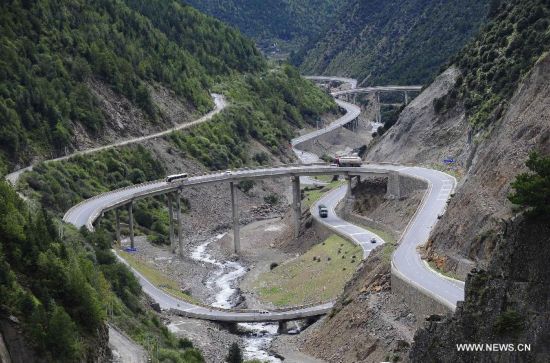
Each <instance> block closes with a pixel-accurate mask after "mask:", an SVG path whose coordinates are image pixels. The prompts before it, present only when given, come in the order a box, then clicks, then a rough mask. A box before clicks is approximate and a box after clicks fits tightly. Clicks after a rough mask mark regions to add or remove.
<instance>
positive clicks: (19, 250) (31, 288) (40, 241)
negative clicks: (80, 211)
mask: <svg viewBox="0 0 550 363" xmlns="http://www.w3.org/2000/svg"><path fill="white" fill-rule="evenodd" d="M64 229H65V233H64V237H61V236H60V235H61V231H62V229H61V227H60V226H59V225H58V224H57V223H56V222H55V220H54V219H52V218H51V217H50V215H49V214H48V212H46V211H45V210H38V211H33V210H30V209H29V208H28V207H27V204H26V203H25V202H24V201H23V200H22V199H21V198H19V197H18V196H17V195H16V193H15V191H14V190H13V189H12V188H11V187H10V186H8V185H7V183H6V182H4V181H0V242H1V243H0V320H4V319H6V317H7V316H12V318H11V320H12V321H14V322H16V324H17V325H16V329H17V330H20V329H21V330H22V331H23V333H24V334H23V337H24V338H23V337H21V338H14V336H13V335H14V334H13V333H11V334H7V335H4V337H3V338H4V340H6V341H7V344H8V346H9V347H10V348H11V349H10V353H11V354H12V358H13V359H18V360H17V361H25V359H27V360H26V361H29V362H31V361H33V362H37V361H40V362H76V361H89V362H91V361H100V362H104V361H107V360H108V359H109V357H110V352H109V350H108V347H107V341H108V332H107V327H106V325H105V321H106V319H107V317H108V314H109V319H110V320H111V321H116V322H117V324H118V325H120V326H124V327H126V329H127V331H129V332H131V335H132V336H133V338H134V339H136V340H137V341H138V342H140V343H141V344H145V343H147V342H148V341H151V340H155V341H158V348H157V349H158V352H159V353H158V355H157V358H158V360H157V361H170V362H187V363H194V362H202V361H203V359H202V357H201V354H200V352H198V351H196V350H195V349H193V348H192V347H193V346H192V344H191V343H190V342H189V341H186V340H178V339H176V338H175V337H174V336H173V335H172V334H170V333H169V332H168V330H167V329H166V327H163V326H162V325H161V324H160V322H159V320H158V318H157V317H156V316H155V315H153V314H152V313H151V312H149V311H148V310H147V308H145V307H144V305H143V304H142V302H141V294H142V293H141V287H140V285H139V283H138V282H137V280H136V279H135V277H134V275H133V274H132V273H131V272H130V271H129V270H128V269H127V268H126V267H125V266H124V265H122V264H120V263H117V260H116V258H115V256H114V255H113V253H112V252H111V251H110V248H111V240H112V238H111V236H109V235H107V234H105V233H103V232H97V233H94V234H89V233H86V232H82V233H79V232H77V231H74V230H72V229H69V228H66V227H65V228H64ZM4 329H6V325H5V324H3V325H2V330H4ZM3 333H4V334H5V331H4V332H3ZM0 339H2V334H0ZM18 339H23V340H24V341H26V342H27V344H26V345H22V344H21V341H20V340H18ZM14 354H15V355H14Z"/></svg>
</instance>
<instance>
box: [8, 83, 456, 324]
mask: <svg viewBox="0 0 550 363" xmlns="http://www.w3.org/2000/svg"><path fill="white" fill-rule="evenodd" d="M334 80H337V81H341V79H339V78H337V79H334ZM351 86H352V88H353V87H354V83H352V84H351ZM215 97H216V96H215ZM215 100H216V109H215V110H214V111H212V112H211V113H209V114H208V115H206V116H203V117H202V118H200V119H199V120H197V121H195V122H193V123H187V124H184V125H181V126H180V128H185V127H190V126H192V125H193V124H196V123H199V122H204V121H206V120H208V119H210V118H211V117H212V116H213V115H214V114H215V113H218V112H220V111H221V109H223V107H225V102H223V98H222V97H221V96H217V98H215ZM336 101H337V102H338V104H339V105H340V107H342V108H343V109H344V110H345V111H346V114H345V115H344V116H342V117H341V118H340V119H338V120H336V121H335V122H333V123H332V124H331V125H329V126H327V127H326V128H324V129H321V130H317V131H314V132H312V133H310V134H307V135H303V136H300V137H298V138H296V139H294V140H292V146H293V148H294V149H295V151H296V153H297V155H298V156H299V157H300V158H301V159H304V160H305V161H307V162H309V163H311V162H312V161H313V159H315V157H314V156H312V155H313V154H309V153H305V152H301V151H300V150H298V149H297V147H298V146H299V144H301V143H303V142H305V141H308V140H311V139H313V138H316V137H318V136H320V135H322V134H324V133H326V132H330V131H332V130H334V129H336V128H338V127H342V126H343V125H345V124H347V123H348V122H350V121H352V120H354V119H355V118H356V117H357V116H358V115H359V113H360V109H359V107H357V106H355V105H353V104H351V103H347V102H344V101H341V100H336ZM175 129H176V128H174V129H170V130H166V131H164V132H162V133H158V134H155V135H149V136H146V137H142V138H137V139H133V140H128V141H124V142H121V143H117V144H116V145H109V146H105V147H100V148H97V149H93V150H87V151H83V152H79V153H80V154H82V153H90V152H94V151H98V150H104V149H106V148H109V147H114V146H117V145H126V144H129V143H132V142H139V141H143V140H146V139H150V138H153V137H158V136H162V135H165V134H167V133H170V132H172V131H174V130H175ZM66 158H68V157H63V158H59V159H57V160H63V159H66ZM394 171H395V172H398V173H400V174H402V175H407V176H411V177H415V178H419V179H422V180H424V181H426V182H427V184H428V186H429V187H428V189H427V191H426V194H425V196H424V199H423V202H422V204H421V206H420V207H419V209H418V210H417V212H416V214H415V216H414V217H413V219H412V220H411V222H410V223H409V225H408V227H407V229H406V230H405V232H404V233H403V235H402V237H401V244H400V246H399V247H398V248H397V250H396V252H395V254H394V256H393V259H392V270H394V271H395V272H396V273H398V274H401V275H402V276H403V277H404V278H405V279H407V280H408V281H409V282H410V283H411V284H413V285H414V286H416V287H417V288H419V289H422V290H424V291H425V292H427V293H428V294H430V295H431V296H433V297H434V298H435V299H438V300H439V301H441V302H442V303H443V304H445V305H446V306H448V307H449V308H450V309H452V310H454V308H455V307H456V302H457V301H459V300H463V296H464V287H463V284H461V283H460V282H457V281H454V280H451V279H448V278H445V277H444V276H442V275H440V274H437V273H436V272H435V271H433V270H431V269H429V268H428V267H426V265H425V264H424V263H423V262H422V260H421V258H420V255H419V253H418V251H417V250H416V248H417V247H418V246H419V245H422V244H424V243H425V242H426V241H427V239H428V237H429V233H430V231H431V229H432V228H433V226H434V225H435V224H436V223H437V220H438V216H439V215H440V214H442V213H444V211H445V206H446V202H447V200H448V198H449V196H450V194H451V193H452V191H453V190H454V187H455V185H456V181H455V180H454V178H453V177H451V176H449V175H447V174H444V173H441V172H439V171H436V170H431V169H426V168H420V167H409V166H401V165H391V164H366V165H363V166H362V167H360V168H339V167H333V166H328V165H326V164H311V165H286V166H280V167H271V168H263V169H244V170H236V171H233V172H232V173H230V174H228V173H215V174H207V175H201V176H194V177H191V178H188V179H186V180H184V181H182V182H177V183H166V182H165V181H163V180H161V181H153V182H149V183H145V184H140V185H134V186H130V187H127V188H123V189H120V190H115V191H112V192H108V193H105V194H101V195H98V196H96V197H93V198H91V199H88V200H85V201H83V202H81V203H79V204H78V205H76V206H74V207H73V208H71V209H70V210H69V211H68V212H67V213H66V214H65V216H64V218H63V219H64V221H65V222H67V223H71V224H73V225H75V226H76V227H81V226H86V227H87V228H88V229H90V230H92V229H93V222H94V221H95V220H96V219H97V218H98V217H100V216H101V214H102V213H105V212H106V211H109V210H112V209H114V208H118V207H121V206H123V205H125V204H128V203H129V202H132V201H134V200H137V199H140V198H145V197H150V196H154V195H161V194H165V193H167V192H173V191H176V190H178V189H181V188H184V187H186V186H189V185H200V184H206V183H219V182H228V181H239V180H244V179H261V178H276V177H290V176H305V177H309V176H315V175H345V176H354V175H367V176H368V175H371V176H372V175H376V176H380V175H387V174H388V173H389V172H394ZM17 173H19V174H17V175H15V176H12V178H13V179H14V180H15V181H16V180H17V178H18V176H19V175H20V171H19V172H17ZM12 175H13V174H12ZM346 188H347V186H343V187H341V188H338V189H336V190H334V191H332V192H330V193H328V194H327V195H326V196H324V197H323V198H322V199H321V201H320V202H319V203H321V202H322V203H324V204H326V205H328V206H329V208H330V210H331V211H330V213H329V217H328V218H326V219H325V218H323V219H321V218H318V216H317V213H316V212H315V206H314V208H313V209H312V214H313V215H314V216H315V217H316V218H318V220H319V221H320V222H321V223H324V224H325V225H326V226H327V227H329V228H331V229H332V230H334V231H335V232H337V233H339V234H340V235H343V236H345V237H347V238H350V239H351V240H353V241H355V242H356V243H358V244H359V245H360V246H361V247H362V248H363V251H364V256H365V257H366V256H368V254H369V253H370V251H371V250H372V249H373V248H374V247H376V246H377V245H379V244H382V243H383V240H382V239H381V238H380V237H379V236H376V235H375V234H373V233H371V232H369V231H367V230H365V229H363V228H361V227H358V226H355V225H353V224H350V223H348V222H346V221H343V220H342V219H340V218H339V217H338V216H337V215H336V214H335V213H334V208H335V206H336V205H337V204H338V202H339V201H340V200H341V199H342V198H344V197H345V195H346V193H347V191H346ZM372 238H376V240H377V241H376V243H371V240H372ZM119 259H121V261H122V262H124V263H125V261H124V260H123V259H122V258H120V256H119ZM134 273H135V274H136V275H137V276H138V278H139V281H140V283H141V285H142V287H143V290H144V291H145V293H147V294H148V295H149V296H151V297H152V298H153V299H154V300H155V301H157V302H158V303H159V304H160V306H161V307H162V308H164V309H173V310H174V312H177V313H179V314H181V315H185V316H188V317H194V318H200V319H206V320H215V321H228V322H257V321H280V320H292V319H297V318H303V317H308V316H314V315H321V314H325V313H327V312H328V311H330V309H331V308H332V306H333V303H332V302H327V303H324V304H320V305H314V306H302V307H295V308H292V309H287V310H274V311H271V312H269V313H266V312H260V311H254V310H244V311H239V310H224V309H218V308H212V307H209V306H202V305H197V304H192V303H188V302H186V301H183V300H180V299H177V298H175V297H173V296H171V295H169V294H167V293H165V292H164V291H162V290H160V289H158V288H157V287H155V286H154V285H153V284H151V283H150V282H149V281H148V280H147V279H145V278H144V277H143V276H142V275H141V274H140V273H139V272H137V271H135V270H134Z"/></svg>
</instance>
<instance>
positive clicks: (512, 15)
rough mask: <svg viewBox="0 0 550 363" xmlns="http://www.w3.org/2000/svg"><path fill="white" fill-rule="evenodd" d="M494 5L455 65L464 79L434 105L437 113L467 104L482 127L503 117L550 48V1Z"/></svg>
mask: <svg viewBox="0 0 550 363" xmlns="http://www.w3.org/2000/svg"><path fill="white" fill-rule="evenodd" d="M491 5H492V6H491V13H490V15H491V17H492V21H491V22H490V23H488V24H487V25H486V26H485V27H484V29H483V31H482V32H481V33H480V35H479V36H478V37H477V38H476V39H475V40H474V41H473V42H471V43H470V44H468V45H467V46H466V47H465V48H464V49H463V50H462V51H461V52H460V53H459V54H458V55H457V56H455V57H454V58H453V59H452V61H451V63H453V64H455V65H457V66H458V67H459V68H460V70H461V71H462V76H461V77H459V79H458V80H457V84H456V85H455V87H454V89H453V90H451V92H449V94H448V95H447V96H445V97H443V98H441V99H437V100H435V101H434V108H435V110H436V111H437V112H444V111H445V110H447V109H449V108H451V107H453V106H454V105H455V104H456V103H457V102H459V101H460V102H462V103H463V104H464V106H465V108H466V110H467V113H468V116H469V119H470V122H471V124H472V125H473V126H474V127H475V128H478V129H479V128H484V127H486V126H488V125H490V124H491V123H492V122H494V121H495V120H498V119H499V118H500V116H501V115H502V114H503V111H504V110H505V109H506V105H507V101H508V100H509V99H510V97H511V96H512V94H513V92H514V91H515V90H516V88H517V85H518V82H519V81H520V80H521V79H522V77H523V76H524V75H525V74H526V73H527V72H528V71H529V70H530V69H531V68H532V66H533V65H534V64H535V62H536V61H537V60H538V59H539V58H540V56H541V55H542V54H543V53H544V52H547V51H548V50H549V49H550V1H548V0H502V1H493V2H492V3H491Z"/></svg>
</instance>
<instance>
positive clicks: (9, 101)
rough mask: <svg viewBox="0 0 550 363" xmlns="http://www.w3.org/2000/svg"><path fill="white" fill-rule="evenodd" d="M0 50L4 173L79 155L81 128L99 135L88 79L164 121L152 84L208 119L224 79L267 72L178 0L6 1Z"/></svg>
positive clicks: (0, 164)
mask: <svg viewBox="0 0 550 363" xmlns="http://www.w3.org/2000/svg"><path fill="white" fill-rule="evenodd" d="M0 53H1V54H2V58H1V59H0V174H2V173H5V172H6V171H7V170H8V169H9V166H10V165H11V164H13V163H19V162H21V163H23V164H28V163H29V162H30V161H31V160H32V159H33V158H34V157H36V156H47V155H49V156H53V155H58V154H60V152H61V151H62V150H64V149H65V147H68V148H69V149H71V148H74V146H75V145H72V143H71V139H72V133H73V128H74V126H75V124H76V123H80V124H82V125H83V126H84V127H85V128H86V130H87V131H88V132H90V133H92V134H93V133H99V132H100V131H101V129H102V127H103V125H104V122H105V114H104V111H102V110H101V109H100V107H99V105H98V101H97V99H96V98H95V97H94V95H93V94H92V93H91V91H90V89H89V87H88V82H89V80H90V79H95V80H99V81H101V82H104V83H106V84H108V85H109V86H110V87H111V88H112V90H113V91H115V92H116V93H117V94H120V95H123V96H125V97H126V98H127V99H129V100H130V101H131V102H132V103H133V104H135V105H136V106H138V107H139V108H140V109H142V110H143V111H144V114H145V115H146V117H148V118H149V121H150V122H156V121H157V120H158V119H159V117H161V116H162V115H161V114H160V111H159V109H158V107H156V106H155V104H154V102H153V101H152V99H151V95H150V91H149V87H150V86H151V85H154V84H155V83H159V84H162V85H164V86H166V87H167V88H169V89H170V90H172V91H174V92H175V94H176V95H178V96H180V97H181V98H182V99H185V100H186V101H187V102H188V103H190V104H191V105H192V106H194V107H195V109H196V110H197V111H198V112H204V111H206V110H207V109H209V108H210V107H211V106H212V101H211V99H210V96H209V94H208V89H209V87H210V86H211V84H212V82H213V80H214V79H215V78H216V77H218V76H227V75H229V74H231V73H233V72H246V71H258V70H261V69H264V67H265V62H264V60H263V59H262V57H261V55H260V54H259V53H258V51H257V50H256V48H255V46H254V44H253V43H252V42H251V41H249V40H246V39H245V38H243V37H242V36H241V35H240V34H239V32H238V31H237V30H234V29H232V28H229V27H228V26H226V25H224V24H222V23H221V22H219V21H217V20H214V19H212V18H209V17H207V16H205V15H203V14H201V13H199V12H198V11H196V10H195V9H193V8H191V7H190V6H186V5H183V4H181V3H180V2H179V1H175V0H174V1H160V0H152V1H145V0H143V1H142V0H119V1H110V0H91V1H85V2H82V1H78V0H63V1H50V0H40V1H16V0H13V1H3V2H2V4H1V5H0Z"/></svg>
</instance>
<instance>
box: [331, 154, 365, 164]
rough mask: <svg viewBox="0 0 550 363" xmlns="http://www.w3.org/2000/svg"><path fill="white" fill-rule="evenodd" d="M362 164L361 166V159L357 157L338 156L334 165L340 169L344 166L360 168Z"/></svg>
mask: <svg viewBox="0 0 550 363" xmlns="http://www.w3.org/2000/svg"><path fill="white" fill-rule="evenodd" d="M362 164H363V159H361V158H360V157H359V156H358V155H352V156H338V157H337V158H336V165H338V166H341V167H344V166H355V167H360V166H361V165H362Z"/></svg>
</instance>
